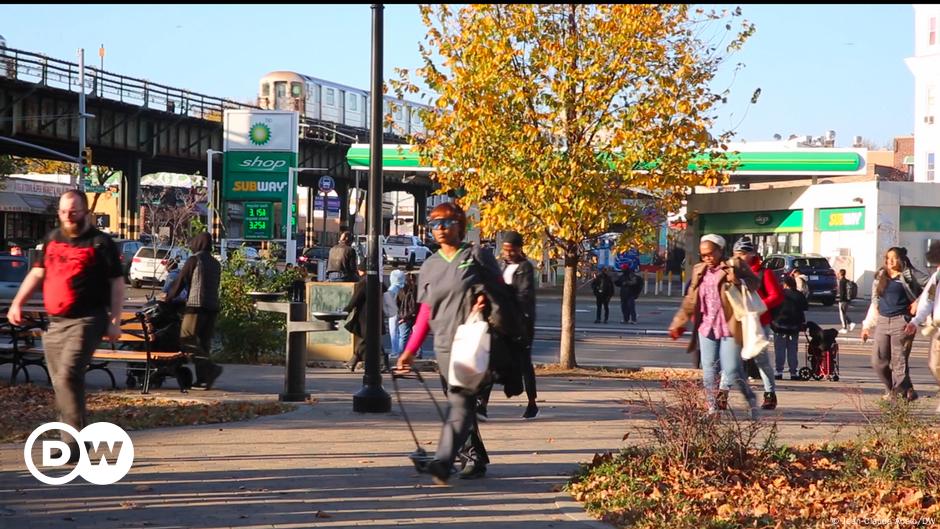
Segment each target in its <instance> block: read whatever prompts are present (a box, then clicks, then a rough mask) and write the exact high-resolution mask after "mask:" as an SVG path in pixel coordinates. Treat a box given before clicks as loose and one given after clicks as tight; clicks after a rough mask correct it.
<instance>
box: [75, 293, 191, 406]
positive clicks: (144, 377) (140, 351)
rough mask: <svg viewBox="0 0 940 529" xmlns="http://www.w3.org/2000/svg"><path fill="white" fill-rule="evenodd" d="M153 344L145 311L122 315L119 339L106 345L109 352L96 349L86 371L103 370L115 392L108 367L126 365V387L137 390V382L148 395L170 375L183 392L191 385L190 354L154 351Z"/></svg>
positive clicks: (112, 376) (151, 328) (112, 378)
mask: <svg viewBox="0 0 940 529" xmlns="http://www.w3.org/2000/svg"><path fill="white" fill-rule="evenodd" d="M156 341H157V337H156V333H155V329H154V325H153V321H152V320H151V319H150V316H149V313H148V312H147V311H144V310H141V311H137V312H125V313H123V314H122V317H121V337H120V338H119V339H118V340H117V341H116V342H108V343H109V344H110V346H111V347H110V348H108V349H96V350H95V352H94V353H93V354H92V357H91V365H89V366H88V370H89V371H93V370H101V371H104V372H105V373H107V375H108V377H110V378H111V387H112V389H117V382H116V381H115V379H114V374H113V373H112V372H111V370H110V369H109V368H108V364H109V363H110V362H126V363H127V376H126V378H125V384H126V385H127V387H128V388H134V387H137V384H138V382H140V388H141V393H149V392H150V388H151V387H154V388H159V387H160V386H162V385H163V380H164V379H165V378H166V377H168V376H172V377H174V378H176V381H177V384H178V385H179V387H180V391H182V392H184V393H185V392H186V391H187V390H189V388H190V387H192V385H193V374H192V371H190V370H189V368H188V367H186V363H187V361H188V360H189V354H188V353H185V352H183V351H180V350H178V349H177V350H159V349H155V344H156Z"/></svg>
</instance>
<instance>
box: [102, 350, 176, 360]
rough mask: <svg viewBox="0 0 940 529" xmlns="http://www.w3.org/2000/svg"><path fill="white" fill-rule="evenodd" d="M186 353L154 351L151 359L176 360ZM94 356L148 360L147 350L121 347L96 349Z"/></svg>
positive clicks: (104, 358) (107, 358) (110, 358)
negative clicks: (131, 349)
mask: <svg viewBox="0 0 940 529" xmlns="http://www.w3.org/2000/svg"><path fill="white" fill-rule="evenodd" d="M184 356H186V353H183V352H181V351H153V352H151V353H150V359H151V360H174V359H176V358H180V357H184ZM92 358H97V359H100V360H126V361H129V362H146V361H147V351H125V350H121V349H117V350H112V349H95V352H94V353H93V354H92Z"/></svg>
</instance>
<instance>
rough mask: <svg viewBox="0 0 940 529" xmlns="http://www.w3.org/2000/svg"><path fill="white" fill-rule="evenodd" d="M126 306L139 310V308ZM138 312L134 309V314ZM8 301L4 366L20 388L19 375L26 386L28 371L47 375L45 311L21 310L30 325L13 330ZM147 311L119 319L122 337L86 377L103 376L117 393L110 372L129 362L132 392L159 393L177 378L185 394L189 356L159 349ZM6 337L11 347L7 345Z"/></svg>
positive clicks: (31, 306)
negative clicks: (31, 368) (34, 369)
mask: <svg viewBox="0 0 940 529" xmlns="http://www.w3.org/2000/svg"><path fill="white" fill-rule="evenodd" d="M128 305H130V306H132V307H134V306H136V307H139V305H137V304H135V303H130V302H129V303H128ZM136 307H135V308H136ZM8 309H9V301H7V302H6V303H5V304H3V305H0V365H3V364H7V363H10V364H13V371H12V375H11V377H10V384H11V385H13V384H15V383H16V377H17V375H18V374H19V373H20V372H22V373H23V375H24V378H25V380H26V382H27V383H28V382H29V381H30V377H29V372H28V371H27V370H26V368H27V366H31V365H36V366H39V367H41V368H42V369H43V371H45V372H46V378H47V379H49V371H48V370H47V369H46V365H45V352H44V350H43V348H42V347H41V346H39V345H38V344H37V343H36V339H37V338H39V337H41V336H42V332H43V331H44V330H46V328H47V327H48V318H47V317H46V310H45V308H44V307H43V306H42V305H40V304H36V303H35V302H32V301H31V302H29V303H28V304H27V305H25V306H24V307H23V314H24V316H25V318H26V321H25V322H24V324H23V325H12V324H10V322H9V321H8V320H7V310H8ZM148 314H149V313H148V311H146V310H137V311H135V312H124V313H122V315H121V337H120V338H119V339H118V340H117V341H116V342H110V341H108V342H106V343H107V344H108V345H109V347H107V348H99V349H96V350H95V351H94V353H93V354H92V358H91V363H90V365H89V366H88V371H94V370H101V371H104V372H105V373H106V374H107V375H108V378H110V379H111V388H112V389H117V381H116V380H115V378H114V373H112V372H111V369H110V367H109V364H110V362H126V363H127V376H126V378H125V383H126V385H127V387H128V388H136V387H138V382H139V383H140V388H141V393H149V392H150V388H151V387H154V388H158V387H160V386H161V385H162V384H163V381H164V379H165V378H166V377H168V376H172V377H174V378H176V380H177V383H178V384H179V386H180V390H181V391H183V392H186V391H187V390H188V389H189V388H190V387H192V383H193V375H192V371H190V370H189V368H188V367H186V363H187V361H188V359H189V354H188V353H184V352H182V351H179V350H172V351H171V350H160V349H159V348H156V347H155V344H156V341H157V337H156V334H155V332H154V326H153V322H152V321H151V319H150V317H149V315H148ZM4 337H6V338H7V339H8V340H9V342H8V343H4V342H5V339H4Z"/></svg>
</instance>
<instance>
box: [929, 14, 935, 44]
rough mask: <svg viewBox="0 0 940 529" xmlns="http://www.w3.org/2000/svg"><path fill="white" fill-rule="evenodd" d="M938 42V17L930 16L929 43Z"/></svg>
mask: <svg viewBox="0 0 940 529" xmlns="http://www.w3.org/2000/svg"><path fill="white" fill-rule="evenodd" d="M936 43H937V17H930V38H929V44H930V45H931V46H933V45H934V44H936Z"/></svg>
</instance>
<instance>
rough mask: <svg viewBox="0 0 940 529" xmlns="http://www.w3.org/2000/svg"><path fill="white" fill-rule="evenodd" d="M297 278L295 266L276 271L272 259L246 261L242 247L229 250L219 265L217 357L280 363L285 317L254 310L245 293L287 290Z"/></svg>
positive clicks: (282, 356) (281, 360)
mask: <svg viewBox="0 0 940 529" xmlns="http://www.w3.org/2000/svg"><path fill="white" fill-rule="evenodd" d="M300 278H301V275H300V272H299V271H297V270H296V269H293V270H288V271H284V272H278V271H277V269H276V267H275V261H274V260H272V259H263V260H262V261H261V262H260V263H249V262H248V261H247V260H246V259H245V253H244V251H242V250H235V251H234V252H232V253H231V255H229V257H228V259H227V260H226V261H225V263H224V264H223V265H222V282H221V288H220V292H219V298H220V299H219V302H220V304H221V310H220V312H219V320H218V322H217V324H216V336H218V338H219V344H220V345H221V351H219V352H218V358H219V359H220V360H222V361H229V362H246V363H259V362H269V363H283V362H284V350H285V347H286V332H285V331H286V327H285V322H286V318H285V316H284V315H282V314H276V313H272V312H264V311H258V310H256V309H255V305H254V300H253V299H252V298H251V296H249V295H248V293H249V292H251V291H261V292H286V291H287V289H288V288H289V287H290V285H291V283H292V282H293V281H295V280H297V279H300Z"/></svg>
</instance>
